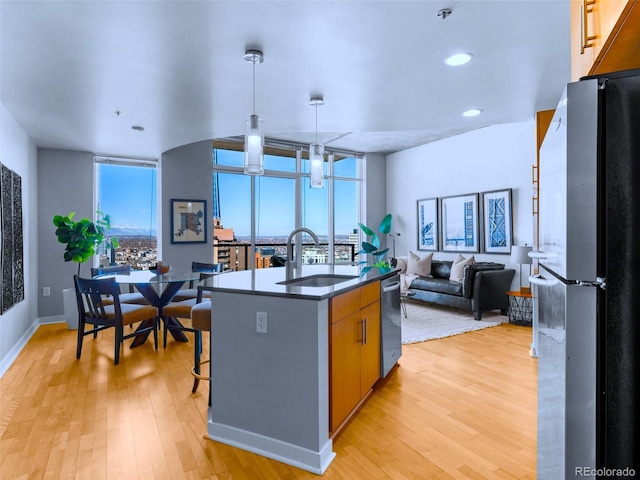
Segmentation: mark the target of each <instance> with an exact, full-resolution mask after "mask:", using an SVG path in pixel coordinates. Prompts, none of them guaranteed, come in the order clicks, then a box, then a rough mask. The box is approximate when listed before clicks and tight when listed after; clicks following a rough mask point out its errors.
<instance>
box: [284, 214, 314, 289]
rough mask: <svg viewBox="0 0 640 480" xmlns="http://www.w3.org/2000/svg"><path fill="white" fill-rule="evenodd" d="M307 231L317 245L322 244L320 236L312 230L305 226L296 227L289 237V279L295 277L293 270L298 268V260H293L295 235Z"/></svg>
mask: <svg viewBox="0 0 640 480" xmlns="http://www.w3.org/2000/svg"><path fill="white" fill-rule="evenodd" d="M300 232H307V233H308V234H309V235H311V238H313V241H314V242H316V246H318V245H320V240H318V236H317V235H316V234H315V233H313V232H312V231H311V230H309V229H308V228H305V227H301V228H296V229H295V230H294V231H293V232H291V233H290V234H289V238H287V280H291V279H292V278H293V270H294V269H296V268H298V262H297V261H295V262H294V261H293V244H292V242H293V237H294V236H295V235H296V233H300Z"/></svg>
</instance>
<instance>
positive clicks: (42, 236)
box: [38, 148, 94, 317]
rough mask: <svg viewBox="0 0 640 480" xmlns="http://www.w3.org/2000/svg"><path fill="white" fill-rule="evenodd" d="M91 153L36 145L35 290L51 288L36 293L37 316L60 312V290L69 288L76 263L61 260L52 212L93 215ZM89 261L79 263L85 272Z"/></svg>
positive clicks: (82, 272)
mask: <svg viewBox="0 0 640 480" xmlns="http://www.w3.org/2000/svg"><path fill="white" fill-rule="evenodd" d="M93 183H94V175H93V154H92V153H89V152H78V151H71V150H54V149H48V148H40V149H38V245H39V248H38V266H39V274H38V291H39V292H42V287H50V288H51V296H50V297H43V296H42V295H40V296H39V297H38V316H40V317H50V316H54V315H62V314H63V307H62V290H64V289H65V288H73V276H74V275H75V274H76V273H77V272H78V264H77V263H74V262H65V261H64V258H63V254H64V245H62V244H61V243H58V240H57V238H56V236H55V231H56V227H55V226H54V225H53V221H52V220H53V216H54V215H67V214H69V213H70V212H76V214H75V216H74V217H73V218H74V219H75V220H79V219H81V218H85V217H86V218H90V219H92V218H93V205H94V202H93V200H94V195H93V191H94V188H93V187H94V185H93ZM90 268H91V265H90V264H89V262H87V263H86V264H83V265H82V268H81V270H80V275H81V276H87V277H88V276H89V275H90V274H91V272H90Z"/></svg>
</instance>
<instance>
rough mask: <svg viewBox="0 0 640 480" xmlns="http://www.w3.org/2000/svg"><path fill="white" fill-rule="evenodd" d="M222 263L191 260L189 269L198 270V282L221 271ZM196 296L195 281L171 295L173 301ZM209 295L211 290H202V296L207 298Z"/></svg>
mask: <svg viewBox="0 0 640 480" xmlns="http://www.w3.org/2000/svg"><path fill="white" fill-rule="evenodd" d="M223 267H224V265H223V264H222V263H202V262H192V263H191V271H192V272H200V273H201V275H200V280H199V283H201V282H202V280H204V279H205V278H207V277H209V276H211V275H212V274H214V273H220V272H222V269H223ZM197 296H198V288H197V285H196V283H195V282H193V281H192V282H189V287H188V288H185V289H182V290H178V293H176V294H175V296H174V297H173V301H175V302H181V301H183V300H189V299H192V298H196V297H197ZM210 296H211V292H204V298H209V297H210Z"/></svg>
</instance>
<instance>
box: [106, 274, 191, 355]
mask: <svg viewBox="0 0 640 480" xmlns="http://www.w3.org/2000/svg"><path fill="white" fill-rule="evenodd" d="M94 278H114V279H115V280H116V282H117V283H118V284H119V285H131V284H133V285H134V286H135V287H136V289H137V290H138V291H139V292H140V293H141V294H142V296H144V298H146V299H147V301H148V302H149V305H152V306H154V307H157V308H158V315H162V309H163V307H165V306H166V305H167V304H168V303H169V302H170V301H171V299H172V298H173V297H174V296H175V295H176V293H178V291H179V290H180V288H181V287H182V285H184V283H185V282H191V281H197V280H199V279H200V272H194V271H192V270H173V269H171V270H170V271H169V272H167V273H164V274H161V275H158V273H157V272H156V271H154V270H132V271H131V272H130V273H128V274H115V275H114V274H104V275H97V276H96V277H94ZM165 321H166V322H167V324H168V325H177V326H182V325H181V324H180V321H179V320H178V319H177V318H174V317H168V318H166V319H165ZM150 325H151V320H146V321H144V322H142V323H141V324H140V326H139V327H138V328H137V330H141V329H143V328H145V327H147V326H150ZM168 331H169V333H170V334H171V335H172V336H173V338H174V339H175V340H176V341H178V342H188V341H189V340H188V339H187V337H186V335H185V334H184V333H183V332H182V331H181V330H175V329H171V330H168ZM149 333H150V332H148V331H147V332H146V333H141V334H140V335H137V336H136V338H135V339H134V340H133V342H132V343H131V347H130V348H135V347H137V346H139V345H142V344H143V343H144V342H146V340H147V337H148V336H149Z"/></svg>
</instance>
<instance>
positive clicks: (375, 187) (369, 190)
mask: <svg viewBox="0 0 640 480" xmlns="http://www.w3.org/2000/svg"><path fill="white" fill-rule="evenodd" d="M386 170H387V160H386V157H385V156H384V155H381V154H378V153H367V156H366V160H365V169H364V179H365V185H366V187H365V199H364V200H365V207H364V208H365V221H364V224H365V225H366V226H367V227H370V228H372V229H373V230H374V231H375V232H378V226H379V225H380V222H381V221H382V219H383V218H384V217H385V215H386V214H387V213H391V212H389V211H387V186H386V185H387V184H386V175H387V171H386ZM392 225H393V224H392ZM392 231H393V227H392ZM379 237H380V241H381V242H382V247H383V248H384V247H385V245H387V243H388V239H387V237H386V236H384V235H380V234H379ZM388 258H390V257H388Z"/></svg>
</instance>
